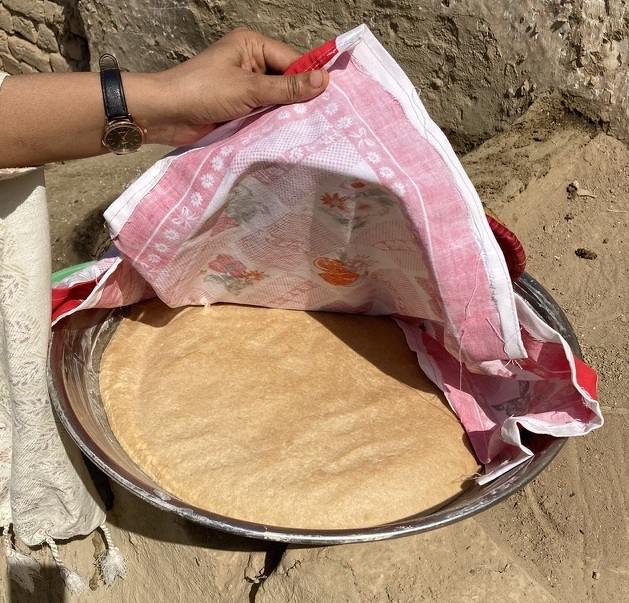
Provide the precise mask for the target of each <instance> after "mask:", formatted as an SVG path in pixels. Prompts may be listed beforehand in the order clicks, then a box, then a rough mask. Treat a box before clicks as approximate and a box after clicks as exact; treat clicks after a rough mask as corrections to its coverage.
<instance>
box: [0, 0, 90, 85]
mask: <svg viewBox="0 0 629 603" xmlns="http://www.w3.org/2000/svg"><path fill="white" fill-rule="evenodd" d="M0 32H2V38H4V37H5V36H6V37H7V43H6V45H5V44H2V43H1V42H0V68H2V69H4V70H6V71H8V72H9V73H36V72H40V71H51V70H52V71H70V70H81V69H87V68H89V55H88V47H87V43H86V40H85V33H84V31H83V25H82V21H81V18H80V15H79V12H78V8H77V2H76V0H54V1H52V0H3V1H2V5H1V6H0Z"/></svg>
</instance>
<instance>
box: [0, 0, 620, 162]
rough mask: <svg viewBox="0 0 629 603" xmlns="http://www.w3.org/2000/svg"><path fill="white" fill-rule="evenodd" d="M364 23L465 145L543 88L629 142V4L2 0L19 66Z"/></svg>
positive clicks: (71, 65)
mask: <svg viewBox="0 0 629 603" xmlns="http://www.w3.org/2000/svg"><path fill="white" fill-rule="evenodd" d="M358 23H367V24H368V25H369V27H370V28H371V29H372V30H373V31H374V33H375V34H376V35H377V36H378V38H379V39H380V40H381V41H382V42H383V44H384V45H385V46H386V47H387V48H388V49H389V51H390V52H391V54H392V55H393V56H394V57H395V58H396V59H397V60H398V61H399V62H400V64H401V65H402V67H403V68H404V69H405V71H406V73H407V74H408V75H409V77H410V78H411V80H412V81H413V83H414V84H415V85H416V86H417V87H418V88H419V89H420V90H421V93H422V97H423V99H424V102H425V104H426V105H427V107H428V109H429V111H430V112H431V114H432V115H433V117H434V118H435V120H436V121H437V122H438V123H439V125H441V127H442V128H443V129H444V130H445V131H446V133H447V134H448V136H449V137H450V139H451V140H452V142H453V143H454V145H455V147H456V148H457V149H458V150H467V149H469V148H470V147H472V146H475V145H477V144H478V143H479V142H482V141H483V140H485V139H487V138H489V137H490V136H492V135H493V134H495V133H496V132H497V131H500V130H501V129H503V128H504V126H505V125H506V124H508V123H510V122H511V121H513V120H514V118H516V117H517V116H518V115H520V114H521V113H522V112H523V111H524V110H525V109H526V108H527V107H528V106H529V105H530V104H531V102H532V101H533V100H534V99H535V98H536V97H537V96H538V95H539V94H540V93H542V92H544V91H546V90H548V89H557V90H558V91H559V92H561V94H562V95H563V96H564V97H565V99H566V101H567V103H568V105H569V106H570V107H572V108H574V109H576V110H578V111H580V112H581V113H584V114H585V115H587V116H588V117H589V118H591V119H593V120H594V121H596V122H599V123H600V124H601V125H602V126H603V127H604V128H605V129H606V130H607V131H608V132H609V133H611V134H613V135H615V136H617V137H619V138H621V139H623V140H629V107H628V101H627V100H626V97H627V92H628V91H629V77H627V76H628V71H627V62H628V61H629V48H628V43H627V40H628V39H629V12H628V11H627V7H626V5H625V2H623V1H619V2H609V0H574V1H570V0H523V1H522V2H512V1H511V0H399V1H396V0H342V1H341V2H338V1H335V0H319V1H317V2H314V1H311V0H128V1H127V2H124V3H123V2H111V1H110V0H78V1H77V0H74V1H73V0H55V1H50V0H2V5H1V6H0V60H1V61H2V64H3V65H4V69H5V70H8V71H10V72H12V73H18V72H30V71H34V70H36V71H49V70H53V71H63V70H67V69H83V68H87V66H88V64H90V63H91V66H92V68H94V67H95V63H96V60H97V57H98V55H99V54H100V53H101V52H104V51H110V52H111V51H113V52H114V53H115V54H116V55H117V56H118V58H119V59H120V61H121V63H122V64H123V65H124V66H125V67H126V68H127V69H132V70H154V69H161V68H164V67H167V66H168V65H172V64H174V63H176V62H178V61H181V60H183V59H185V58H187V57H189V56H191V55H193V54H194V53H195V52H198V51H199V50H201V49H203V48H205V47H206V46H207V45H208V44H209V43H211V42H212V41H213V40H215V39H216V38H218V37H220V36H221V35H222V34H223V33H225V32H226V31H228V30H230V29H232V28H233V27H236V26H238V25H248V26H250V27H253V28H256V29H259V30H261V31H263V32H265V33H267V34H269V35H272V36H276V37H279V38H282V39H285V40H286V41H288V42H289V43H291V44H293V45H294V46H296V47H297V48H300V49H307V48H310V47H312V46H315V45H316V44H318V43H320V42H321V41H323V40H325V39H327V38H330V37H333V36H334V35H336V34H337V33H339V32H342V31H345V30H347V29H350V28H351V27H353V26H354V25H356V24H358Z"/></svg>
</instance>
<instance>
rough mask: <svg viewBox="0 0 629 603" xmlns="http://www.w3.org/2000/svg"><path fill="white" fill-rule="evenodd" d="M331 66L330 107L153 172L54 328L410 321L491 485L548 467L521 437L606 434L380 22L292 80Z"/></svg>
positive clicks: (584, 383)
mask: <svg viewBox="0 0 629 603" xmlns="http://www.w3.org/2000/svg"><path fill="white" fill-rule="evenodd" d="M318 67H326V68H327V69H328V70H329V72H330V85H329V87H328V89H327V90H326V91H325V92H324V93H323V94H321V95H320V96H319V97H317V98H315V99H313V100H311V101H309V102H307V103H301V104H295V105H290V106H280V107H274V108H268V109H265V110H261V111H258V112H256V113H255V114H252V115H250V116H248V117H246V118H243V119H241V120H237V121H234V122H230V123H227V124H225V125H223V126H221V127H219V128H218V129H216V130H215V131H213V132H212V133H211V134H209V135H208V136H207V137H205V138H204V139H203V140H201V141H199V142H198V143H196V144H195V145H193V146H191V147H187V148H182V149H178V150H176V151H174V152H173V153H171V154H170V155H167V156H166V157H165V158H163V159H161V160H160V161H158V162H157V163H156V164H155V165H154V166H153V167H152V168H150V169H149V170H148V171H147V172H146V173H144V174H143V175H142V176H140V178H138V180H136V181H135V182H134V183H133V184H132V185H131V186H130V187H129V188H128V189H127V190H126V191H125V192H124V193H123V194H122V195H121V196H120V197H119V198H118V199H117V200H116V201H115V202H114V203H113V204H112V205H111V206H110V207H109V209H108V210H107V211H106V213H105V219H106V221H107V223H108V226H109V229H110V232H111V235H112V239H113V242H114V247H113V248H112V252H111V253H110V254H108V257H106V258H104V259H102V260H100V261H99V262H97V263H96V264H94V265H93V266H91V267H89V268H86V269H83V270H81V271H80V272H78V273H76V274H74V275H72V276H71V277H69V278H67V279H66V280H64V281H63V282H62V283H60V284H59V285H58V286H57V287H56V288H55V289H54V290H53V320H54V321H56V320H59V319H60V318H62V317H63V316H65V315H68V314H70V313H72V312H76V311H77V310H81V309H85V308H91V307H117V306H123V305H127V304H132V303H135V302H137V301H139V300H141V299H146V298H148V297H152V296H155V295H157V296H159V297H160V298H161V299H162V300H163V301H164V302H165V303H167V304H168V305H170V306H172V307H176V306H183V305H189V304H211V303H215V302H230V303H239V304H251V305H257V306H267V307H275V308H288V309H300V310H327V311H334V312H357V313H365V314H374V315H392V316H393V317H394V318H395V319H396V320H397V322H398V324H399V325H400V327H401V328H402V329H403V330H404V333H405V334H406V338H407V341H408V343H409V345H410V347H411V348H412V349H413V350H414V351H415V352H416V353H417V358H418V362H419V365H420V366H421V368H422V369H423V370H424V372H425V373H426V374H427V375H428V376H429V378H431V379H432V380H433V381H434V382H435V383H436V384H437V385H438V386H439V387H440V388H441V389H442V390H443V391H444V393H445V395H446V397H447V398H448V400H449V402H450V404H451V406H452V408H453V410H454V411H455V412H456V414H457V415H458V416H459V418H460V420H461V421H462V423H463V425H464V427H465V429H466V431H467V433H468V434H469V437H470V440H471V443H472V445H473V447H474V450H475V453H476V455H477V456H478V459H479V461H480V462H482V463H484V464H485V466H486V467H485V468H486V473H485V475H484V476H483V477H482V478H480V479H481V480H489V479H492V478H494V477H496V476H498V475H500V474H501V473H503V472H504V471H506V470H507V469H508V468H510V467H512V466H514V465H515V464H517V463H520V462H522V461H524V460H525V459H526V458H528V457H530V455H531V454H532V452H531V451H530V450H529V449H528V448H527V447H526V446H525V445H524V444H523V443H522V441H521V434H520V427H524V428H526V429H528V430H530V431H532V432H535V433H547V434H551V435H554V436H572V435H581V434H585V433H587V432H589V431H590V430H592V429H594V428H596V427H599V426H600V425H601V424H602V417H601V414H600V410H599V406H598V404H597V402H596V399H595V398H596V392H595V386H596V375H595V374H594V372H593V371H592V369H590V368H589V367H587V366H586V365H585V364H583V363H582V362H580V361H579V360H578V359H576V358H575V357H574V355H573V353H572V351H571V350H570V348H569V346H568V345H567V344H566V342H565V341H564V340H563V339H562V338H561V337H560V335H559V334H558V333H556V332H555V331H553V330H552V329H551V328H549V327H548V326H547V325H546V324H545V323H544V322H543V321H542V320H541V319H540V318H539V317H538V316H537V315H536V314H535V313H534V312H533V311H532V310H531V308H530V307H529V306H528V305H527V304H526V303H525V302H524V301H523V300H522V299H521V298H519V297H518V295H516V294H515V293H514V291H513V287H512V283H511V279H510V275H509V269H508V267H507V264H506V262H505V255H508V253H506V252H505V253H503V250H501V248H500V246H499V245H498V242H497V240H496V237H495V236H494V234H492V230H491V228H490V225H489V223H488V220H487V218H486V216H485V214H484V211H483V207H482V204H481V202H480V200H479V198H478V195H477V193H476V191H475V190H474V187H473V186H472V184H471V182H470V180H469V179H468V177H467V176H466V174H465V172H464V170H463V167H462V166H461V164H460V162H459V161H458V159H457V157H456V155H455V154H454V151H453V150H452V147H451V146H450V144H449V143H448V141H447V139H446V137H445V136H444V134H443V133H442V132H441V130H440V129H439V128H438V127H437V126H436V125H435V124H434V122H433V121H432V120H431V119H430V117H429V116H428V114H427V112H426V110H425V108H424V106H423V105H422V103H421V101H420V100H419V97H418V96H417V93H416V91H415V89H414V88H413V86H412V84H411V82H410V81H409V80H408V78H407V77H406V75H405V74H404V73H403V71H402V70H401V68H400V67H399V66H398V65H397V63H396V62H395V61H394V60H393V58H392V57H391V56H390V55H389V54H388V53H387V52H386V50H385V49H384V48H383V47H382V46H381V45H380V44H379V42H378V41H377V40H376V39H375V37H374V36H373V35H372V34H371V32H370V31H369V30H368V29H367V28H366V27H365V26H359V27H357V28H356V29H354V30H351V31H350V32H348V33H346V34H343V35H341V36H339V37H338V38H336V39H335V40H332V41H330V42H328V43H326V44H325V45H324V46H322V47H320V48H319V49H316V50H315V51H312V52H311V53H308V54H307V55H304V57H302V59H300V60H299V61H298V62H297V63H296V64H295V65H294V66H293V67H292V68H290V69H289V71H299V70H305V69H308V68H318ZM501 235H504V233H501ZM516 251H517V250H516ZM520 268H521V267H520ZM513 272H514V269H513V267H512V274H513Z"/></svg>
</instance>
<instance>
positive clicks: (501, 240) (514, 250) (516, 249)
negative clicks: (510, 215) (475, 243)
mask: <svg viewBox="0 0 629 603" xmlns="http://www.w3.org/2000/svg"><path fill="white" fill-rule="evenodd" d="M486 216H487V221H488V222H489V226H490V228H491V230H492V232H493V233H494V236H495V237H496V241H498V245H500V249H501V250H502V254H503V255H504V257H505V261H506V262H507V268H508V269H509V275H510V276H511V280H514V281H516V280H517V279H519V278H520V277H521V276H522V274H523V273H524V269H525V268H526V253H525V252H524V247H522V243H520V241H519V239H518V237H516V236H515V235H514V234H513V233H512V232H511V231H510V230H509V229H508V228H507V227H506V226H505V225H504V224H502V223H501V222H498V220H496V218H494V217H492V216H490V215H489V214H486Z"/></svg>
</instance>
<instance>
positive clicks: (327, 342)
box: [100, 301, 478, 529]
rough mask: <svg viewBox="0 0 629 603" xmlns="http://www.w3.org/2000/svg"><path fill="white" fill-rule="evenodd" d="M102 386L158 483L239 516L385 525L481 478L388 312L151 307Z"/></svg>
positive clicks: (104, 373) (122, 332)
mask: <svg viewBox="0 0 629 603" xmlns="http://www.w3.org/2000/svg"><path fill="white" fill-rule="evenodd" d="M100 387H101V394H102V399H103V403H104V406H105V409H106V412H107V414H108V417H109V422H110V424H111V427H112V430H113V432H114V434H115V435H116V437H117V438H118V440H119V442H120V444H121V445H122V447H123V448H124V449H125V450H126V451H127V453H128V454H129V456H130V457H131V458H132V459H133V460H134V461H135V462H136V463H137V464H138V465H139V466H140V467H141V468H142V469H143V470H144V471H145V472H146V473H147V474H148V475H150V476H151V477H152V478H153V479H154V480H155V481H156V482H157V483H158V484H160V485H161V486H162V487H163V489H164V490H166V491H167V492H170V493H171V494H174V495H176V496H177V497H179V498H180V499H182V500H184V501H186V502H188V503H190V504H193V505H196V506H198V507H201V508H203V509H207V510H208V511H212V512H214V513H218V514H220V515H224V516H228V517H232V518H237V519H241V520H248V521H252V522H257V523H263V524H267V525H274V526H282V527H292V528H319V529H326V528H327V529H333V528H356V527H366V526H371V525H378V524H382V523H387V522H390V521H393V520H398V519H402V518H405V517H408V516H411V515H414V514H416V513H419V512H421V511H425V510H427V509H429V508H431V507H435V506H438V505H441V504H442V503H444V502H445V501H446V500H447V499H450V498H452V497H453V496H456V495H458V494H459V493H460V492H461V489H462V487H463V484H464V482H465V481H466V480H467V479H468V478H469V476H471V475H472V474H474V473H475V472H476V471H477V470H478V464H477V461H476V459H475V457H474V455H473V454H472V453H471V452H470V449H469V446H468V443H467V438H466V436H465V432H464V430H463V428H462V427H461V425H460V423H459V421H458V419H457V418H456V417H455V416H454V414H453V413H452V412H451V411H450V409H449V407H448V405H447V403H446V401H445V399H444V398H443V396H442V394H441V392H440V391H439V390H437V388H436V387H435V386H434V385H433V384H432V383H431V382H429V381H428V379H427V378H426V377H425V376H424V374H423V373H422V371H421V370H420V369H419V367H418V364H417V358H416V356H415V354H414V353H413V352H411V351H410V349H409V348H408V345H407V344H406V340H405V338H404V335H403V333H402V331H401V329H400V328H399V327H398V326H397V325H396V324H395V322H394V321H393V320H391V319H389V318H385V317H369V316H356V315H348V314H334V313H325V312H301V311H291V310H274V309H266V308H254V307H249V306H237V305H215V306H209V307H207V308H200V307H188V308H185V309H170V308H167V307H166V306H164V305H163V304H161V303H160V302H157V301H151V302H148V303H144V304H140V305H138V306H136V307H135V308H134V309H133V310H132V311H131V312H130V313H129V314H128V316H127V317H126V318H124V319H123V320H122V321H121V323H120V325H119V326H118V328H117V330H116V332H115V334H114V336H113V337H112V340H111V342H110V343H109V345H108V346H107V348H106V350H105V353H104V355H103V358H102V362H101V374H100Z"/></svg>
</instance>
